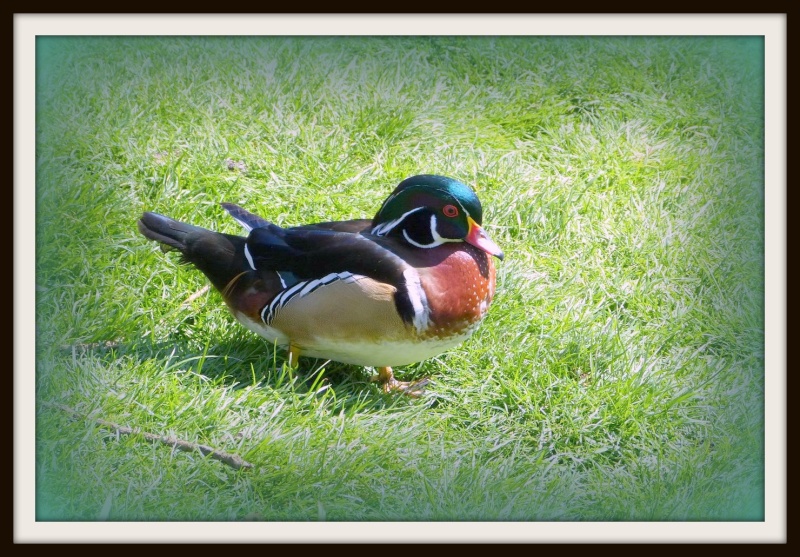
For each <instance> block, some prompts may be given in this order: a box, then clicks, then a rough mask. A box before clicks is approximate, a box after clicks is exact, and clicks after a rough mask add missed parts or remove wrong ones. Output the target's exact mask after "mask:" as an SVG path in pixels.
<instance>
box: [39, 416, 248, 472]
mask: <svg viewBox="0 0 800 557" xmlns="http://www.w3.org/2000/svg"><path fill="white" fill-rule="evenodd" d="M48 406H55V407H57V408H60V409H61V410H63V411H64V412H66V413H67V414H69V415H71V416H72V417H75V418H87V416H84V415H83V414H81V413H80V412H78V411H77V410H74V409H72V408H70V407H69V406H64V405H63V404H48ZM95 423H96V424H98V425H101V426H103V427H107V428H109V429H111V430H113V431H114V432H116V433H117V434H119V435H141V436H142V437H144V438H145V439H147V440H148V441H150V442H153V443H156V442H158V443H163V444H165V445H169V446H171V447H175V448H177V449H179V450H181V451H185V452H195V451H200V453H201V454H202V455H203V456H210V457H211V458H213V459H215V460H219V461H220V462H223V463H225V464H227V465H228V466H230V467H232V468H235V469H237V470H239V469H240V468H252V467H253V465H252V464H251V463H250V462H247V461H246V460H244V459H243V458H242V457H240V456H239V455H236V454H230V453H226V452H224V451H218V450H217V449H214V448H213V447H209V446H208V445H199V444H197V443H191V442H189V441H184V440H183V439H178V438H176V437H169V436H166V435H156V434H155V433H149V432H147V431H142V430H140V429H139V428H132V427H128V426H122V425H118V424H115V423H113V422H109V421H107V420H103V419H99V418H98V419H96V420H95Z"/></svg>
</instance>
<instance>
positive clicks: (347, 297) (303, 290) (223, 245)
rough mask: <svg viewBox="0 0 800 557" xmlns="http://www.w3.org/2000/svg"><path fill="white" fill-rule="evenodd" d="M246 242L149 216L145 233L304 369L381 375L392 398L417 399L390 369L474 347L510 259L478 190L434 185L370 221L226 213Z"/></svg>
mask: <svg viewBox="0 0 800 557" xmlns="http://www.w3.org/2000/svg"><path fill="white" fill-rule="evenodd" d="M221 206H222V207H223V208H224V209H225V211H227V213H228V214H229V215H230V217H232V218H233V219H235V220H236V221H237V222H238V223H239V224H240V225H241V226H242V228H243V229H244V233H245V234H246V236H240V235H233V234H226V233H222V232H216V231H213V230H209V229H206V228H203V227H200V226H196V225H194V224H189V223H185V222H181V221H177V220H174V219H172V218H169V217H167V216H164V215H161V214H158V213H154V212H145V213H143V214H142V216H141V218H140V219H139V220H138V223H137V226H138V229H139V231H140V232H141V233H142V234H143V235H144V236H145V237H146V238H147V239H149V240H154V241H156V242H158V243H159V244H160V245H161V248H162V249H163V250H165V251H170V250H177V251H178V252H180V254H181V260H182V262H183V263H187V264H190V265H193V266H194V267H196V268H197V269H198V270H199V271H200V272H202V273H203V274H204V275H205V276H206V277H207V278H208V280H209V281H210V282H211V284H212V285H213V286H214V288H215V289H216V290H218V291H219V292H220V293H221V295H222V298H223V300H224V302H225V304H226V305H227V307H228V309H229V310H230V312H231V313H232V315H233V317H234V318H235V319H236V321H238V322H239V323H241V324H242V325H243V326H244V327H245V328H247V329H249V330H250V331H252V332H253V333H255V334H257V335H259V336H261V337H263V338H265V339H266V340H267V341H269V342H270V343H273V345H277V346H279V347H281V348H283V349H285V350H286V351H287V356H288V362H287V363H288V364H289V365H290V366H292V367H297V366H298V364H299V358H300V357H311V358H318V359H325V360H332V361H337V362H342V363H345V364H351V365H355V366H362V367H367V368H374V369H375V370H376V371H377V376H376V377H373V380H375V381H378V382H379V383H380V386H381V388H382V390H383V391H384V392H386V393H390V392H395V391H401V392H405V393H408V394H412V393H415V392H417V388H418V387H419V385H420V384H424V383H425V382H427V380H425V381H424V382H417V383H410V382H405V381H399V380H397V379H396V378H395V376H394V372H393V368H396V367H398V366H405V365H409V364H413V363H416V362H420V361H424V360H427V359H429V358H432V357H435V356H437V355H439V354H442V353H443V352H446V351H448V350H451V349H453V348H455V347H456V346H458V345H460V344H461V343H462V342H464V341H465V340H466V339H468V338H469V337H470V336H471V335H472V334H473V333H474V332H475V330H476V329H477V328H478V326H479V325H480V323H481V322H482V321H483V319H484V317H485V316H486V314H487V311H488V309H489V306H490V304H491V303H492V299H493V298H494V295H495V284H496V268H495V264H494V259H495V258H496V259H498V260H501V261H502V260H503V259H504V254H503V251H502V250H501V249H500V247H498V245H497V244H496V243H495V242H494V241H493V240H492V239H491V238H490V237H489V235H488V234H487V232H486V230H485V229H484V228H483V226H482V224H483V222H482V221H483V209H482V206H481V203H480V200H479V199H478V196H477V195H476V194H475V192H474V191H473V189H472V188H470V187H469V186H467V185H466V184H465V183H463V182H461V181H459V180H456V179H454V178H450V177H447V176H440V175H435V174H420V175H416V176H411V177H409V178H406V179H404V180H402V181H401V182H400V183H399V184H398V185H397V187H395V189H394V190H393V191H392V192H391V194H390V195H389V196H388V197H387V198H386V199H385V200H384V202H383V203H382V205H381V206H380V208H379V209H378V211H377V213H376V214H375V216H374V217H373V218H372V219H354V220H343V221H330V222H318V223H313V224H305V225H299V226H291V227H281V226H278V225H276V224H273V223H272V222H270V221H268V220H266V219H264V218H262V217H260V216H258V215H256V214H254V213H251V212H249V211H248V210H246V209H244V208H242V207H241V206H239V205H236V204H233V203H227V202H224V203H221Z"/></svg>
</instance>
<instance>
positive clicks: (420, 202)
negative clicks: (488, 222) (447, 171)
mask: <svg viewBox="0 0 800 557" xmlns="http://www.w3.org/2000/svg"><path fill="white" fill-rule="evenodd" d="M482 222H483V208H482V207H481V202H480V200H479V199H478V196H477V195H475V192H474V191H472V188H470V187H469V186H467V185H466V184H464V183H462V182H459V181H458V180H455V179H453V178H448V177H446V176H437V175H435V174H421V175H419V176H412V177H411V178H406V179H405V180H403V181H402V182H400V184H398V186H397V187H396V188H395V189H394V191H393V192H392V194H391V195H390V196H389V197H388V198H387V199H386V201H384V202H383V205H381V208H380V210H379V211H378V213H377V214H376V215H375V218H374V219H373V221H372V233H373V234H375V235H378V236H393V237H397V238H399V239H402V240H403V241H404V242H405V243H407V244H410V245H412V246H415V247H418V248H426V249H430V248H435V247H437V246H440V245H442V244H444V243H448V242H467V243H470V244H472V245H474V246H476V247H478V248H480V249H482V250H483V251H485V252H487V253H489V254H491V255H495V256H497V257H498V258H500V259H502V258H503V252H502V251H501V250H500V248H499V247H497V245H496V244H495V243H494V242H492V241H491V240H490V239H489V237H488V236H487V235H486V232H485V231H484V230H483V228H481V226H480V225H481V224H482Z"/></svg>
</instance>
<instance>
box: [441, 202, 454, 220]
mask: <svg viewBox="0 0 800 557" xmlns="http://www.w3.org/2000/svg"><path fill="white" fill-rule="evenodd" d="M442 212H443V213H444V216H446V217H450V218H453V217H457V216H458V207H456V206H455V205H445V206H444V208H443V209H442Z"/></svg>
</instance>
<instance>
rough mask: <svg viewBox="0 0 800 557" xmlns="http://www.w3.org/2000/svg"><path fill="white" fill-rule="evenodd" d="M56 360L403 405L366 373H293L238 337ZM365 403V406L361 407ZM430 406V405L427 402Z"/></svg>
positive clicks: (78, 348) (266, 347) (143, 345)
mask: <svg viewBox="0 0 800 557" xmlns="http://www.w3.org/2000/svg"><path fill="white" fill-rule="evenodd" d="M59 353H60V357H62V358H72V359H73V362H74V365H79V360H80V358H82V357H84V356H86V355H92V356H94V357H95V358H98V359H99V360H101V361H104V362H106V363H108V364H111V363H112V362H113V361H116V360H120V359H123V358H128V359H133V360H134V361H136V362H139V363H142V364H144V363H145V362H150V363H151V364H152V362H153V361H157V362H158V365H159V366H163V368H164V369H165V370H167V371H174V372H178V371H182V372H192V373H196V374H198V375H202V376H204V377H206V378H208V379H209V380H210V381H211V382H212V383H214V384H218V385H220V386H224V387H228V388H244V387H248V386H253V385H257V386H259V387H262V388H268V389H273V390H276V391H284V390H286V391H291V392H292V393H293V394H295V395H304V394H308V393H310V392H311V391H320V392H321V391H322V390H327V389H330V388H332V389H334V390H335V393H336V400H337V406H339V407H341V408H344V409H345V410H347V409H352V408H355V407H358V408H359V409H364V408H365V407H367V408H368V407H373V408H375V409H378V408H381V409H382V408H386V407H387V405H393V404H394V403H393V401H394V400H398V399H399V400H403V399H406V398H410V397H405V396H403V395H401V394H397V393H395V394H385V393H383V391H382V390H381V389H380V387H379V385H378V383H376V382H373V381H371V379H372V378H373V377H374V376H375V375H374V373H373V370H372V369H371V368H364V367H361V366H354V365H349V364H344V363H340V362H334V361H327V360H320V359H316V358H303V357H301V358H300V365H299V367H298V368H291V367H290V366H289V364H288V357H287V356H288V354H287V352H286V351H285V350H283V349H282V348H276V347H275V346H274V345H271V344H269V343H267V342H266V341H264V340H262V339H259V338H256V337H249V336H243V337H241V338H232V339H225V340H224V341H223V342H221V343H219V344H212V339H210V338H208V340H207V341H206V344H205V346H203V345H202V344H201V342H200V341H199V340H198V339H195V338H187V337H186V336H185V335H183V334H181V333H176V334H172V335H170V336H169V337H168V338H167V339H164V340H153V339H140V340H135V341H130V342H126V341H116V342H104V343H89V344H76V345H68V346H62V347H60V350H59ZM409 367H410V368H411V369H407V370H404V369H401V370H399V371H398V376H399V377H401V378H403V379H404V380H409V381H412V382H413V381H417V380H419V379H422V378H423V377H424V371H423V370H422V369H420V367H419V366H409ZM365 399H366V400H369V401H371V402H370V403H367V404H366V405H365ZM429 402H432V401H429Z"/></svg>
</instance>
